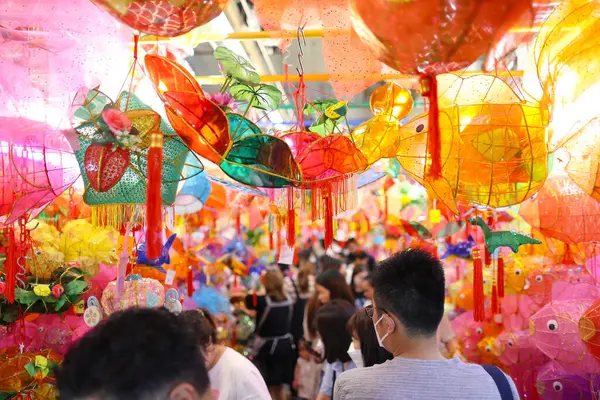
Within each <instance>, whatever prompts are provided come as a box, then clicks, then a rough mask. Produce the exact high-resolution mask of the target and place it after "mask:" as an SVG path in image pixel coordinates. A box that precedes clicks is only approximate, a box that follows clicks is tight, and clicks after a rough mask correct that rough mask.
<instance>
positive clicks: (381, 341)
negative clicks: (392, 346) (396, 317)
mask: <svg viewBox="0 0 600 400" xmlns="http://www.w3.org/2000/svg"><path fill="white" fill-rule="evenodd" d="M382 320H383V315H382V316H381V317H379V319H378V320H377V322H375V324H373V327H374V328H375V335H376V336H377V341H378V342H379V346H381V347H383V348H385V346H384V345H383V341H384V340H385V338H386V337H388V336H389V332H388V333H386V334H385V335H383V337H382V338H380V337H379V332H377V325H379V323H380V322H381V321H382Z"/></svg>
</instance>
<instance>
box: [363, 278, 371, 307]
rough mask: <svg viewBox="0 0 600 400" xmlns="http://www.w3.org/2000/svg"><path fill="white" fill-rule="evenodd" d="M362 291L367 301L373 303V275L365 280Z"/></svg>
mask: <svg viewBox="0 0 600 400" xmlns="http://www.w3.org/2000/svg"><path fill="white" fill-rule="evenodd" d="M362 291H363V294H364V295H365V297H366V298H367V299H369V300H371V301H373V277H372V276H371V275H367V276H365V278H364V279H363V281H362Z"/></svg>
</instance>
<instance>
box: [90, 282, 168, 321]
mask: <svg viewBox="0 0 600 400" xmlns="http://www.w3.org/2000/svg"><path fill="white" fill-rule="evenodd" d="M101 303H102V309H103V310H104V312H105V313H106V315H110V314H112V313H114V312H117V311H121V310H126V309H127V308H130V307H144V308H156V307H162V306H163V305H164V304H165V288H164V287H163V285H162V284H161V283H160V282H159V281H157V280H155V279H149V278H140V279H130V280H126V281H125V283H124V286H123V293H122V294H121V296H120V298H119V296H118V291H117V282H115V281H112V282H110V283H109V284H108V285H106V288H105V289H104V291H103V292H102V301H101Z"/></svg>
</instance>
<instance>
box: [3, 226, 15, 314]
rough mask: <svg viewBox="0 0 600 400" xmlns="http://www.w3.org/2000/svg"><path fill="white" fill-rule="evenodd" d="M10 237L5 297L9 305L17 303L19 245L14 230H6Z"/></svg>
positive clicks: (6, 264)
mask: <svg viewBox="0 0 600 400" xmlns="http://www.w3.org/2000/svg"><path fill="white" fill-rule="evenodd" d="M6 234H7V235H8V249H7V252H6V263H5V267H4V268H5V272H6V289H5V292H4V295H5V296H6V300H7V301H8V303H13V302H14V301H15V286H16V285H17V244H16V242H15V231H14V229H13V228H8V229H7V230H6Z"/></svg>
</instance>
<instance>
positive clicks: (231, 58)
mask: <svg viewBox="0 0 600 400" xmlns="http://www.w3.org/2000/svg"><path fill="white" fill-rule="evenodd" d="M213 55H214V57H215V58H216V59H217V61H219V63H220V64H221V68H222V69H223V73H224V74H225V75H227V76H228V77H231V78H234V79H236V80H238V81H240V82H245V83H249V84H256V83H259V82H260V75H258V73H257V72H256V69H255V68H254V65H252V64H251V63H250V61H248V60H246V59H245V58H244V57H240V56H238V55H237V54H235V53H234V52H233V51H231V50H229V49H228V48H226V47H223V46H219V47H217V48H216V49H215V51H214V53H213Z"/></svg>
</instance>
